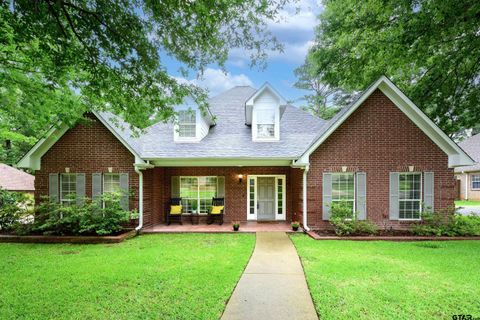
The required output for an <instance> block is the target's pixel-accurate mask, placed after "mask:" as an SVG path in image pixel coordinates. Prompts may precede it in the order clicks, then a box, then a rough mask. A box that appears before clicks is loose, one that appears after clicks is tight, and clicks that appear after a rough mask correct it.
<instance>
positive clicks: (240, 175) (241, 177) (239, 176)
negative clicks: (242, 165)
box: [238, 174, 243, 183]
mask: <svg viewBox="0 0 480 320" xmlns="http://www.w3.org/2000/svg"><path fill="white" fill-rule="evenodd" d="M242 181H243V174H239V175H238V183H242Z"/></svg>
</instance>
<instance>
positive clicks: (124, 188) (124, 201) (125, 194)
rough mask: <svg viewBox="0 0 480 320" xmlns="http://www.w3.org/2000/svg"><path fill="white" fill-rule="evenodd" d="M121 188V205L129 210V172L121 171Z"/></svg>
mask: <svg viewBox="0 0 480 320" xmlns="http://www.w3.org/2000/svg"><path fill="white" fill-rule="evenodd" d="M120 190H121V192H122V197H121V199H120V205H121V206H122V209H123V210H129V209H130V207H129V203H128V200H129V198H130V190H129V187H128V173H120Z"/></svg>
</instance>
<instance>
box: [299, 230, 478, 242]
mask: <svg viewBox="0 0 480 320" xmlns="http://www.w3.org/2000/svg"><path fill="white" fill-rule="evenodd" d="M307 234H308V235H309V236H310V237H311V238H312V239H315V240H355V241H378V240H384V241H447V240H480V237H478V236H476V237H475V236H472V237H435V236H415V235H412V233H411V232H409V231H408V230H393V231H388V232H381V231H380V232H379V234H378V235H374V236H372V235H358V236H347V237H339V236H337V235H335V232H333V230H318V231H308V232H307Z"/></svg>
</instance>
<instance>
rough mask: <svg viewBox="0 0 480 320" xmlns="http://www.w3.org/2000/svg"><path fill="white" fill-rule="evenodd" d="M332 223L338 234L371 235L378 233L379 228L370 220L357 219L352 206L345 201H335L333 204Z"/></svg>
mask: <svg viewBox="0 0 480 320" xmlns="http://www.w3.org/2000/svg"><path fill="white" fill-rule="evenodd" d="M330 210H331V214H330V223H331V224H332V225H333V227H334V230H335V234H336V235H337V236H350V235H365V234H367V235H371V234H376V233H377V231H378V228H377V226H376V225H375V224H373V223H371V222H369V221H363V220H356V218H355V217H356V215H355V214H354V213H353V210H352V207H351V206H349V205H348V204H347V203H344V202H335V203H332V205H331V209H330Z"/></svg>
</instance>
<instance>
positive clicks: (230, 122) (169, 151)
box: [101, 86, 326, 159]
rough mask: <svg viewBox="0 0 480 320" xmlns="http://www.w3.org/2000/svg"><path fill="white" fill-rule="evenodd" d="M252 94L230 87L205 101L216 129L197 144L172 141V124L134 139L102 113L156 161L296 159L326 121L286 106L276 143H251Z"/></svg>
mask: <svg viewBox="0 0 480 320" xmlns="http://www.w3.org/2000/svg"><path fill="white" fill-rule="evenodd" d="M255 91H256V90H255V89H254V88H252V87H249V86H239V87H234V88H232V89H230V90H228V91H225V92H223V93H221V94H219V95H217V96H215V97H213V98H211V99H210V100H209V103H210V111H211V112H212V114H213V115H214V116H215V117H216V125H215V126H213V127H211V128H210V131H209V133H208V135H207V136H206V137H205V138H203V139H202V141H200V142H196V143H177V142H174V140H173V133H174V126H173V123H163V122H160V123H157V124H154V125H152V126H150V127H148V128H147V129H146V131H145V132H144V133H143V134H142V135H141V136H140V137H138V138H135V137H132V136H131V131H130V130H129V129H127V128H128V126H127V125H126V124H125V123H123V122H122V121H119V123H120V124H122V126H121V127H124V128H125V130H122V129H121V128H120V129H119V128H118V125H117V126H116V125H115V124H113V123H112V119H113V116H112V115H111V114H106V113H103V114H101V116H102V118H104V119H105V120H107V122H109V123H111V126H112V127H113V128H114V130H115V131H117V132H118V134H119V135H120V136H121V137H122V138H123V139H124V140H125V141H126V142H127V143H128V144H129V145H130V146H131V147H132V149H134V150H135V152H137V153H138V154H139V155H140V156H141V157H142V158H144V159H158V158H167V159H174V158H188V159H192V158H205V159H208V158H228V159H236V158H244V159H261V158H269V159H296V158H298V157H299V156H301V155H302V153H303V152H304V151H305V150H306V149H307V147H308V146H309V145H310V144H311V143H312V140H313V139H314V138H315V137H316V136H317V135H318V133H319V132H320V129H321V128H322V126H323V125H324V124H325V123H326V121H324V120H322V119H320V118H317V117H314V116H312V115H310V114H309V113H307V112H305V111H303V110H300V109H298V108H296V107H294V106H291V105H288V106H287V108H286V110H285V113H284V114H283V116H282V118H281V121H280V141H275V142H253V141H252V133H251V128H250V127H249V126H247V125H245V102H246V101H247V100H248V98H249V97H250V96H252V95H253V93H254V92H255Z"/></svg>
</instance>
